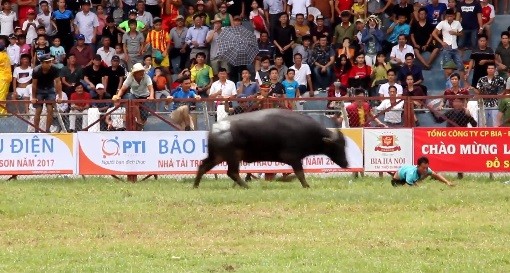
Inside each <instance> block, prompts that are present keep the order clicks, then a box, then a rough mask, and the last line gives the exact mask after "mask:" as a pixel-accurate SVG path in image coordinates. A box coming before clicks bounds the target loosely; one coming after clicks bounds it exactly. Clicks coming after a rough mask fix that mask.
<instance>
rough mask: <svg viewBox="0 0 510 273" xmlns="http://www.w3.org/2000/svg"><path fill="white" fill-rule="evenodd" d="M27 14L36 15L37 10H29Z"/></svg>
mask: <svg viewBox="0 0 510 273" xmlns="http://www.w3.org/2000/svg"><path fill="white" fill-rule="evenodd" d="M27 14H35V10H34V9H29V10H28V11H27Z"/></svg>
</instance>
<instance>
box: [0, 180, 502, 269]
mask: <svg viewBox="0 0 510 273" xmlns="http://www.w3.org/2000/svg"><path fill="white" fill-rule="evenodd" d="M308 180H309V183H310V185H311V186H312V188H310V189H303V188H301V185H300V184H299V182H297V181H293V182H292V183H283V182H264V181H255V182H252V183H251V184H250V185H251V189H248V190H243V189H240V188H232V182H231V181H230V180H219V181H214V180H204V181H203V182H202V184H201V185H200V188H199V189H198V190H193V189H192V188H191V182H190V181H184V182H183V181H173V180H158V181H147V182H140V183H136V184H129V183H125V182H116V181H113V180H102V179H88V180H85V181H83V180H81V179H79V180H39V181H36V180H27V181H15V182H1V183H0V234H1V235H0V272H509V271H510V253H509V251H508V250H509V249H510V185H506V184H503V183H501V182H499V181H505V180H508V179H499V180H496V181H488V180H486V179H485V180H484V179H481V180H479V181H475V180H474V178H469V177H468V178H465V179H464V180H462V181H460V182H457V183H458V186H457V187H454V188H448V187H446V186H445V185H443V184H440V183H437V182H434V181H430V180H429V181H427V182H425V184H423V186H422V187H416V188H409V187H405V188H404V187H401V188H393V187H391V186H390V183H389V182H388V180H387V179H386V180H381V179H378V178H363V179H358V180H355V181H353V182H349V179H348V178H339V179H319V178H313V177H310V176H309V177H308Z"/></svg>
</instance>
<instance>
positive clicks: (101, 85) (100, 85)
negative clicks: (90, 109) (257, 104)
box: [96, 83, 104, 89]
mask: <svg viewBox="0 0 510 273" xmlns="http://www.w3.org/2000/svg"><path fill="white" fill-rule="evenodd" d="M96 89H104V85H103V84H102V83H98V84H97V85H96Z"/></svg>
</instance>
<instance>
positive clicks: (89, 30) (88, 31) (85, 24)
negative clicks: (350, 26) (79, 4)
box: [74, 11, 99, 44]
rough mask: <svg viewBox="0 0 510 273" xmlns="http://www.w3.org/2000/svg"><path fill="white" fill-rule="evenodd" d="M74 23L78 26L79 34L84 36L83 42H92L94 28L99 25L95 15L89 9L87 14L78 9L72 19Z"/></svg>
mask: <svg viewBox="0 0 510 273" xmlns="http://www.w3.org/2000/svg"><path fill="white" fill-rule="evenodd" d="M74 24H75V25H77V26H78V31H79V32H80V34H83V36H85V43H86V44H90V43H92V38H93V36H94V28H97V27H98V26H99V20H98V19H97V15H96V14H95V13H93V12H92V11H89V12H88V13H87V14H85V13H83V11H80V12H78V13H76V18H75V19H74Z"/></svg>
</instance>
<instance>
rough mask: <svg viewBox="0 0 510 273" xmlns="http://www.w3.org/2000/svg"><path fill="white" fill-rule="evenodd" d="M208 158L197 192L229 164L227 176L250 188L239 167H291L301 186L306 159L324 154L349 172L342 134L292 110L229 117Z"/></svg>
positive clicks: (215, 131)
mask: <svg viewBox="0 0 510 273" xmlns="http://www.w3.org/2000/svg"><path fill="white" fill-rule="evenodd" d="M208 153H209V155H208V157H207V158H206V159H204V160H203V162H202V164H201V165H200V166H199V168H198V173H197V176H196V178H195V183H194V185H193V187H194V188H197V187H198V185H199V184H200V180H201V179H202V176H203V175H204V174H206V173H207V172H208V171H210V170H211V169H212V168H214V167H215V166H216V165H218V164H220V163H222V162H223V161H226V162H227V164H228V171H227V175H228V176H229V177H230V178H231V179H232V180H234V181H235V182H236V183H237V184H238V185H240V186H242V187H245V188H248V185H247V184H246V183H245V182H244V181H243V180H242V179H241V177H240V176H239V163H240V161H244V162H257V161H272V162H281V163H285V164H288V165H290V166H291V167H292V168H293V170H294V172H295V174H296V176H297V177H298V179H299V181H300V182H301V185H302V186H303V187H304V188H308V187H310V186H309V185H308V183H307V182H306V180H305V175H304V172H303V165H302V163H301V161H302V159H303V158H305V157H307V156H309V155H318V154H324V155H327V156H329V158H331V160H332V161H333V162H335V163H336V164H337V165H339V166H340V167H342V168H347V166H348V162H347V158H346V154H345V139H344V137H343V134H342V133H341V132H338V131H337V130H334V131H330V130H328V129H326V128H324V127H323V126H321V124H319V123H318V122H316V121H315V120H314V119H312V118H311V117H308V116H306V115H302V114H299V113H296V112H293V111H290V110H282V109H266V110H260V111H255V112H250V113H244V114H239V115H234V116H229V117H227V118H225V119H224V120H222V121H220V122H218V123H215V124H214V125H213V128H212V130H211V132H209V136H208Z"/></svg>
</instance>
